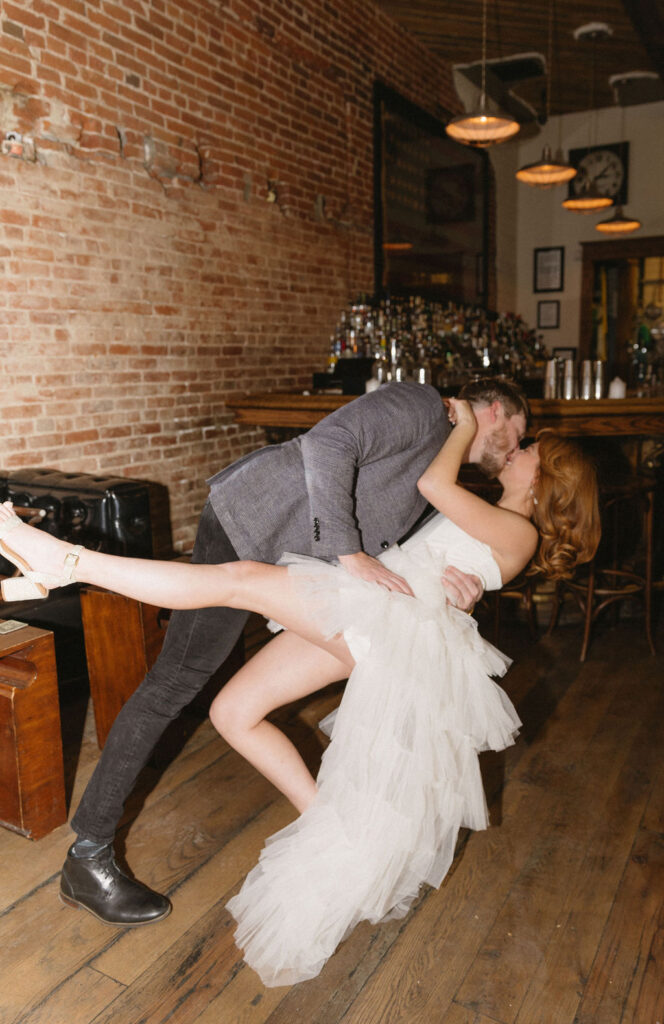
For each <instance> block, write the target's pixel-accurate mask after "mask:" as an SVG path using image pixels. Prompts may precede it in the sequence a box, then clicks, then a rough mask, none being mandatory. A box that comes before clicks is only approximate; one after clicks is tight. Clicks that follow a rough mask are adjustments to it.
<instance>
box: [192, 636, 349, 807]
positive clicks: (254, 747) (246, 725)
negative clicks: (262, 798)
mask: <svg viewBox="0 0 664 1024" xmlns="http://www.w3.org/2000/svg"><path fill="white" fill-rule="evenodd" d="M353 664H354V663H353V660H352V658H351V657H350V655H348V658H347V659H345V660H341V659H339V658H336V657H334V656H333V655H332V654H329V653H328V652H326V651H323V650H321V649H320V648H319V647H317V646H315V645H313V644H311V643H309V642H308V641H306V640H303V639H302V638H301V637H299V636H297V635H296V634H295V633H291V632H286V633H281V634H279V636H277V637H275V638H274V640H271V641H270V643H268V644H266V645H265V647H263V648H261V650H260V651H259V652H258V654H256V655H254V657H253V658H251V660H250V661H248V662H247V664H246V665H244V666H243V667H242V668H241V669H240V671H239V672H237V673H236V675H234V676H233V678H232V679H231V680H229V682H228V683H226V685H225V686H224V687H223V689H222V690H221V691H220V692H219V694H218V695H217V696H216V697H215V699H214V701H213V702H212V706H211V708H210V719H211V721H212V724H213V725H214V726H215V728H216V729H217V730H218V731H219V732H220V733H221V735H222V736H223V737H224V739H226V740H227V741H228V742H229V743H230V745H231V746H232V747H234V748H235V750H237V751H238V753H240V754H242V756H243V757H245V758H246V759H247V761H249V762H250V763H251V764H253V765H254V767H255V768H257V769H258V770H259V771H260V772H262V774H263V775H265V777H266V778H268V779H269V780H270V782H272V783H273V784H274V785H275V786H276V787H277V789H279V790H281V792H282V793H283V794H284V795H285V796H286V797H288V799H289V800H290V801H291V803H292V804H293V805H294V806H295V807H296V808H297V810H298V811H303V810H305V808H306V807H308V805H309V804H310V803H311V801H312V800H313V798H314V796H315V794H316V784H315V782H314V780H313V778H312V776H311V773H310V772H309V769H308V768H307V766H306V764H305V763H304V761H303V760H302V758H301V757H300V755H299V753H298V752H297V750H296V749H295V747H294V746H293V744H292V743H291V741H290V740H289V739H288V738H287V737H286V736H285V735H284V734H283V732H282V731H281V730H280V729H278V728H277V727H276V726H275V725H272V723H271V722H267V721H266V720H265V716H266V715H267V714H269V712H270V711H274V709H275V708H278V707H281V706H282V705H283V704H289V703H290V702H291V701H293V700H297V699H298V698H300V697H305V696H306V695H307V694H309V693H314V691H316V690H320V689H321V688H322V687H323V686H327V684H328V683H333V682H336V681H337V680H339V679H345V678H346V676H348V675H349V674H350V672H351V670H352V668H353Z"/></svg>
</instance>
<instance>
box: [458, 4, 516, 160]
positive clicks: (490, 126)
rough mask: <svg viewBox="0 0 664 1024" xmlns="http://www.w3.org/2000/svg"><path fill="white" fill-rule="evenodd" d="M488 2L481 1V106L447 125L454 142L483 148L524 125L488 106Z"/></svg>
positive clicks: (511, 134)
mask: <svg viewBox="0 0 664 1024" xmlns="http://www.w3.org/2000/svg"><path fill="white" fill-rule="evenodd" d="M486 3H487V0H482V86H481V91H480V105H479V107H478V108H477V109H476V110H475V111H473V113H471V114H460V115H459V117H455V118H454V119H453V120H452V121H450V123H449V124H447V125H446V126H445V131H446V132H447V134H448V135H449V136H450V138H452V139H454V141H455V142H462V143H463V144H464V145H465V146H474V147H476V148H484V147H486V146H494V145H496V144H497V143H499V142H507V140H508V139H511V138H513V137H514V136H515V135H516V134H517V132H518V131H519V130H520V128H521V125H520V124H519V122H518V121H515V120H514V118H513V117H508V115H507V114H492V113H491V112H490V111H488V110H487V106H486Z"/></svg>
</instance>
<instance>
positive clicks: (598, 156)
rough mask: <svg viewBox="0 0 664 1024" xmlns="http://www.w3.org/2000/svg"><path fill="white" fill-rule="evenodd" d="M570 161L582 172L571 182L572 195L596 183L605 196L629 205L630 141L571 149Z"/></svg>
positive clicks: (579, 193)
mask: <svg viewBox="0 0 664 1024" xmlns="http://www.w3.org/2000/svg"><path fill="white" fill-rule="evenodd" d="M569 162H570V163H571V165H572V167H576V169H577V172H578V173H577V175H576V177H575V178H572V180H571V181H570V183H569V198H570V199H571V198H572V197H574V196H578V195H581V193H582V192H585V191H586V190H587V189H588V188H589V187H591V186H593V187H594V188H596V189H597V191H598V192H600V193H601V194H602V195H603V196H609V197H610V198H611V199H613V201H614V203H615V204H616V206H625V205H626V203H627V171H628V163H629V142H607V143H605V144H604V145H602V146H584V147H583V148H581V149H570V151H569Z"/></svg>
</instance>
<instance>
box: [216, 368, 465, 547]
mask: <svg viewBox="0 0 664 1024" xmlns="http://www.w3.org/2000/svg"><path fill="white" fill-rule="evenodd" d="M449 430H450V427H449V423H448V420H447V412H446V410H445V406H444V405H443V403H442V401H441V398H440V395H439V394H438V392H437V391H436V390H435V389H434V388H432V387H429V386H428V385H423V384H411V383H399V384H390V385H387V386H385V387H381V388H379V389H378V390H376V391H373V392H371V393H370V394H367V395H362V396H361V397H360V398H357V399H355V401H353V402H350V403H349V404H348V405H345V406H343V407H342V408H341V409H337V410H336V411H335V412H333V413H331V414H330V415H329V416H326V417H325V419H323V420H321V422H320V423H318V424H316V426H315V427H312V429H311V430H309V431H308V432H307V433H306V434H302V435H301V436H300V437H297V438H295V439H294V440H292V441H287V442H286V443H285V444H279V445H273V446H269V447H267V448H261V449H259V450H258V451H256V452H252V453H251V454H250V455H247V456H245V457H244V458H243V459H240V460H239V461H238V462H235V463H233V465H231V466H228V467H227V468H226V469H223V470H222V471H221V472H220V473H217V474H216V476H213V477H212V478H211V479H210V480H209V481H208V483H209V484H210V501H211V503H212V506H213V508H214V511H215V513H216V515H217V517H218V519H219V521H220V522H221V524H222V526H223V527H224V529H225V531H226V533H227V534H228V536H229V538H230V541H231V543H232V544H233V547H234V548H235V550H236V551H237V553H238V555H239V556H240V558H253V559H256V560H258V561H261V562H275V561H277V560H278V558H279V557H280V555H281V554H282V553H283V552H284V551H294V552H298V553H300V554H306V555H316V556H318V557H320V558H326V559H332V558H335V557H337V556H338V555H346V554H354V553H355V552H357V551H366V552H367V553H368V554H370V555H376V554H379V553H380V551H381V549H385V548H387V547H389V546H390V545H391V544H394V543H395V542H396V541H398V540H399V539H400V538H401V537H403V536H404V534H406V533H407V532H408V530H410V529H411V527H412V526H413V525H414V523H415V522H416V520H417V519H418V517H419V516H420V515H421V514H422V512H423V511H424V509H425V507H426V501H425V499H424V498H423V497H422V496H421V494H420V493H419V491H418V490H417V480H418V478H419V477H420V476H421V475H422V473H423V472H424V470H425V469H426V467H427V466H428V464H429V463H430V462H431V460H432V459H433V458H434V456H435V455H436V454H437V453H438V451H439V450H440V448H441V446H442V444H443V442H444V441H445V438H446V437H447V435H448V433H449Z"/></svg>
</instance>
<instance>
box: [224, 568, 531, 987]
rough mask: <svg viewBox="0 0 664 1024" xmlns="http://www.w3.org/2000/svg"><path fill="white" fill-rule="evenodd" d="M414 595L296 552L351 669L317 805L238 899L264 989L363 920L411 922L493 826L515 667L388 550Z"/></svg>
mask: <svg viewBox="0 0 664 1024" xmlns="http://www.w3.org/2000/svg"><path fill="white" fill-rule="evenodd" d="M390 557H391V560H392V564H391V568H393V569H394V571H396V572H400V573H401V574H402V575H404V576H406V577H407V578H408V579H409V582H410V583H411V586H412V587H413V589H414V591H415V593H416V595H417V598H416V599H413V598H412V597H409V596H406V595H402V594H395V593H391V592H388V591H387V590H385V589H384V588H381V587H379V586H376V585H375V584H370V583H365V582H364V581H362V580H358V579H356V578H353V577H351V576H350V575H349V574H348V573H346V572H345V571H344V570H343V569H342V568H340V567H339V566H334V565H329V564H327V563H324V562H320V561H318V560H316V559H307V558H305V557H303V556H288V559H289V566H290V572H291V574H294V575H297V576H298V578H299V581H300V582H298V586H301V587H302V588H303V589H304V591H305V594H306V599H307V601H308V603H309V606H310V607H312V608H313V609H315V614H316V615H317V618H318V621H319V623H320V626H321V629H322V630H323V632H324V633H325V635H326V636H333V635H335V634H337V633H340V632H343V633H344V636H345V638H346V641H347V643H348V645H349V647H350V650H351V652H352V654H353V657H354V659H355V661H356V666H355V668H354V669H353V672H352V674H351V676H350V678H349V680H348V683H347V685H346V689H345V693H344V696H343V700H342V702H341V705H340V706H339V708H338V710H337V711H336V712H334V713H333V714H332V715H331V716H328V719H326V720H325V721H324V722H323V723H321V724H322V726H323V728H325V729H326V731H328V732H329V733H330V736H331V743H330V745H329V747H328V749H327V750H326V752H325V754H324V756H323V760H322V764H321V768H320V772H319V775H318V780H317V785H318V795H317V797H316V799H315V801H314V802H313V804H312V805H311V806H310V807H309V808H308V809H307V810H306V811H305V812H304V813H303V814H301V815H300V817H299V818H297V820H296V821H294V822H293V823H292V824H291V825H289V826H288V827H286V828H284V829H282V830H281V831H280V832H278V833H276V834H275V835H274V836H272V837H271V838H270V839H268V841H267V843H266V845H265V848H264V850H263V852H262V854H261V857H260V860H259V862H258V864H257V866H256V867H255V868H254V869H253V870H252V871H251V872H250V874H249V875H248V876H247V878H246V880H245V883H244V885H243V887H242V889H241V891H240V892H239V893H238V895H237V896H235V897H234V898H233V899H232V900H231V901H230V902H229V904H228V908H229V910H230V911H231V913H232V914H233V916H234V917H235V919H236V921H237V924H238V927H237V931H236V933H235V938H236V942H237V945H238V946H239V947H240V948H241V949H242V950H243V951H244V959H245V961H246V962H247V963H248V964H249V965H250V966H251V967H253V968H254V970H256V971H257V972H258V974H259V975H260V977H261V979H262V981H263V983H264V984H265V985H292V984H295V983H296V982H300V981H305V980H307V979H309V978H313V977H315V975H317V974H318V973H319V971H320V970H321V968H322V967H323V965H324V963H325V961H326V960H327V959H328V957H329V956H331V955H332V953H334V951H335V949H336V947H337V945H338V944H339V942H340V941H341V940H342V939H343V938H344V937H346V936H347V935H348V934H349V932H350V931H351V930H352V929H353V928H354V927H355V925H356V924H357V923H358V922H359V921H362V920H368V921H370V922H372V923H375V922H378V921H381V920H385V919H387V918H391V917H401V916H403V915H404V914H405V913H406V912H407V911H408V908H409V907H410V905H411V903H412V901H413V900H414V899H415V897H416V896H417V894H418V891H419V889H420V887H421V886H422V885H423V884H424V883H426V884H428V885H430V886H434V887H437V886H439V885H440V883H441V881H442V880H443V878H444V877H445V874H446V873H447V871H448V869H449V867H450V864H451V863H452V859H453V857H454V849H455V845H456V840H457V835H458V831H459V828H460V827H462V826H463V827H467V828H471V829H482V828H485V827H486V826H487V824H488V816H487V808H486V801H485V798H484V790H483V787H482V780H481V776H480V770H479V762H478V757H477V754H478V751H481V750H486V749H489V748H490V749H492V750H501V749H503V748H504V747H506V746H508V745H509V744H510V743H512V742H513V741H514V737H515V736H516V734H517V732H518V729H519V726H520V725H521V723H520V721H519V718H518V716H517V714H516V712H515V710H514V708H513V706H512V704H511V703H510V701H509V699H508V698H507V696H506V694H505V693H504V691H503V690H502V689H501V688H500V687H499V686H498V685H497V684H496V683H495V682H494V681H493V679H492V678H491V677H492V676H501V675H503V674H504V672H505V671H506V669H507V667H508V665H509V659H507V658H506V657H505V656H504V655H502V654H501V653H500V652H499V651H497V650H496V649H495V648H494V647H493V646H492V645H491V644H489V643H488V642H486V641H485V640H483V639H482V637H481V636H480V635H479V634H478V632H477V626H476V623H475V621H474V619H472V618H471V617H470V616H469V615H466V614H465V613H464V612H460V611H458V610H457V609H456V608H453V607H451V606H449V605H447V604H446V603H445V601H444V597H443V594H442V588H441V585H440V582H439V580H438V577H437V576H436V575H433V574H432V573H431V570H430V569H429V570H428V571H427V570H425V569H423V568H422V567H419V566H418V565H417V564H416V563H415V562H414V561H413V560H412V559H409V558H408V556H407V554H406V553H405V552H402V551H400V550H399V549H396V550H395V552H394V553H392V552H390Z"/></svg>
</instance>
